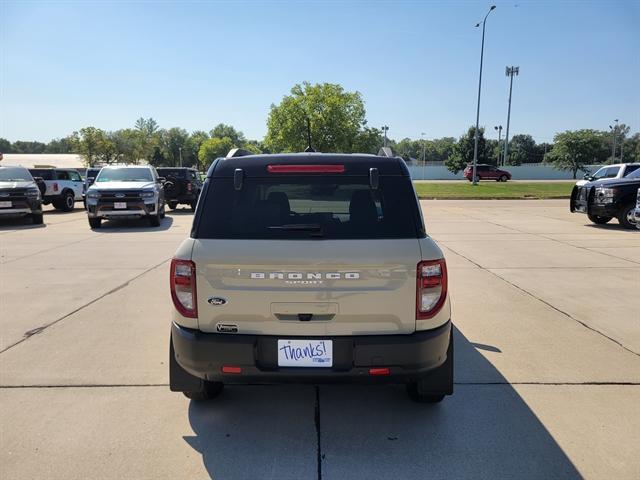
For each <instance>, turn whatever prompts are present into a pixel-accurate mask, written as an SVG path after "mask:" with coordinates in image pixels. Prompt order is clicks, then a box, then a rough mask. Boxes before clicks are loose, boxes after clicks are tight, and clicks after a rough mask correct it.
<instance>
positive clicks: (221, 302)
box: [207, 297, 227, 306]
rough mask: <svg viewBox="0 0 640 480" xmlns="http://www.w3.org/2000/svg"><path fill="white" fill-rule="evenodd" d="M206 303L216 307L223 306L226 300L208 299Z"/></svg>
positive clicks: (218, 298) (219, 298) (220, 298)
mask: <svg viewBox="0 0 640 480" xmlns="http://www.w3.org/2000/svg"><path fill="white" fill-rule="evenodd" d="M207 302H209V303H210V304H211V305H215V306H218V305H224V304H225V303H227V300H226V299H225V298H222V297H209V299H208V300H207Z"/></svg>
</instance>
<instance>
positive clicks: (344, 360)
mask: <svg viewBox="0 0 640 480" xmlns="http://www.w3.org/2000/svg"><path fill="white" fill-rule="evenodd" d="M240 153H241V152H240ZM236 155H238V153H236ZM170 289H171V297H172V300H173V312H172V315H173V322H172V325H171V342H170V354H169V363H170V387H171V390H173V391H181V392H184V393H185V395H186V396H187V397H189V398H191V399H197V400H205V399H211V398H213V397H215V396H216V395H218V394H219V393H220V391H221V390H222V387H223V385H224V384H249V383H280V382H312V383H319V382H371V383H389V382H391V383H404V384H406V385H407V387H408V391H409V394H410V395H411V397H412V398H413V399H415V400H416V401H421V402H439V401H440V400H442V399H443V397H444V396H445V395H449V394H451V393H452V392H453V338H452V327H451V309H450V304H449V297H448V294H447V267H446V262H445V259H444V257H443V254H442V251H441V250H440V249H439V248H438V246H437V245H436V243H435V242H434V241H433V240H432V239H431V238H429V236H428V235H427V234H426V232H425V227H424V223H423V217H422V213H421V211H420V205H419V203H418V201H417V198H416V194H415V191H414V189H413V185H412V183H411V179H410V177H409V172H408V170H407V167H406V165H405V163H404V161H403V160H402V159H401V158H396V157H394V158H387V157H378V156H373V155H338V154H318V153H304V154H286V155H243V156H232V157H227V158H222V159H218V160H216V161H215V162H214V163H213V164H212V165H211V168H210V169H209V172H208V174H207V179H206V182H205V184H204V187H203V190H202V194H201V197H200V201H199V202H198V206H197V209H196V213H195V216H194V222H193V227H192V230H191V235H190V237H189V238H188V239H186V240H185V241H184V242H183V243H182V245H181V246H180V247H179V248H178V250H177V252H176V254H175V257H174V259H173V260H172V262H171V273H170Z"/></svg>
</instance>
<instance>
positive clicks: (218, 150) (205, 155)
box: [198, 137, 236, 170]
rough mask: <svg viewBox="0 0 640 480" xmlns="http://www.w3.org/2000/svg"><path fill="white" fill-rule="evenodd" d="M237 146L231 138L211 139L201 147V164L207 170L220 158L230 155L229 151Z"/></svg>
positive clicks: (199, 153) (199, 154)
mask: <svg viewBox="0 0 640 480" xmlns="http://www.w3.org/2000/svg"><path fill="white" fill-rule="evenodd" d="M235 147H236V145H235V144H234V143H233V141H232V140H231V139H230V138H229V137H223V138H210V139H208V140H205V141H204V142H203V143H202V145H201V146H200V151H199V152H198V158H199V159H200V164H201V165H202V166H203V168H204V169H205V170H206V169H207V168H209V165H211V162H213V161H214V160H215V159H216V158H218V157H224V156H226V155H227V153H229V150H231V149H232V148H235Z"/></svg>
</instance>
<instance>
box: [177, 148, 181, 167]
mask: <svg viewBox="0 0 640 480" xmlns="http://www.w3.org/2000/svg"><path fill="white" fill-rule="evenodd" d="M178 152H180V166H181V167H182V147H178Z"/></svg>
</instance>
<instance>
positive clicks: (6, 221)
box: [0, 216, 47, 231]
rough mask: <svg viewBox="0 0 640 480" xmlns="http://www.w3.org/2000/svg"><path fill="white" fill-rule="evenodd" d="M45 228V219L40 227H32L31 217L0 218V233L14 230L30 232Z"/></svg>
mask: <svg viewBox="0 0 640 480" xmlns="http://www.w3.org/2000/svg"><path fill="white" fill-rule="evenodd" d="M46 226H47V221H46V219H45V221H44V223H42V224H40V225H34V224H33V220H31V217H28V216H27V217H16V218H0V231H5V230H15V229H16V228H18V229H20V230H30V229H33V228H45V227H46Z"/></svg>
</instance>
